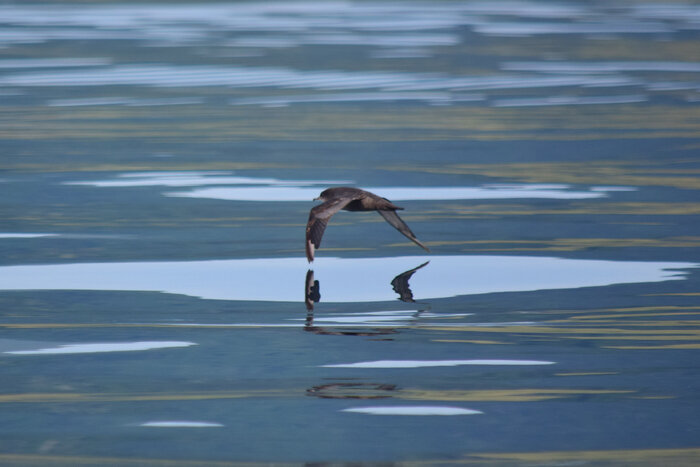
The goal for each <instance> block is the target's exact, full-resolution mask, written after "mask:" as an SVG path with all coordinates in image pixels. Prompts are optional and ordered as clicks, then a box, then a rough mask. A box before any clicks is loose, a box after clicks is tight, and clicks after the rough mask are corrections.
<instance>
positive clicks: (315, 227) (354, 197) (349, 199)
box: [306, 186, 430, 262]
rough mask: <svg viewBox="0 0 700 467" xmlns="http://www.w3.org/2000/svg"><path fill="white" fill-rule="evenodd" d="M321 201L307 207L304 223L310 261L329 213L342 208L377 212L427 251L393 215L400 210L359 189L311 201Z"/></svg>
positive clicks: (330, 193)
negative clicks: (305, 222) (307, 218)
mask: <svg viewBox="0 0 700 467" xmlns="http://www.w3.org/2000/svg"><path fill="white" fill-rule="evenodd" d="M318 200H320V201H323V203H322V204H319V205H318V206H314V207H313V208H311V212H310V213H309V222H308V223H307V224H306V259H308V260H309V262H311V261H313V260H314V251H315V249H316V248H319V247H320V246H321V237H323V232H324V231H325V230H326V225H328V221H329V220H330V219H331V217H332V216H333V214H335V213H336V212H338V211H340V210H341V209H344V210H345V211H377V212H378V213H379V214H381V216H382V217H383V218H384V219H385V220H386V221H387V222H388V223H389V224H391V225H392V226H394V227H395V228H396V229H397V230H398V231H399V232H401V233H402V234H404V235H405V236H406V237H407V238H409V239H410V240H411V241H412V242H413V243H415V244H416V245H418V246H419V247H421V248H423V249H424V250H425V251H430V250H429V249H428V247H427V246H425V245H423V244H422V243H421V242H420V241H419V240H418V239H417V238H416V236H415V235H414V234H413V232H411V229H409V228H408V226H407V225H406V223H405V222H404V221H402V220H401V218H400V217H399V216H398V214H396V211H397V210H398V209H403V208H400V207H398V206H396V205H395V204H393V203H392V202H391V201H389V200H388V199H386V198H382V197H380V196H377V195H375V194H374V193H370V192H369V191H365V190H360V189H359V188H352V187H347V186H341V187H337V188H328V189H326V190H324V191H323V192H322V193H321V195H320V196H319V197H318V198H315V199H314V201H318Z"/></svg>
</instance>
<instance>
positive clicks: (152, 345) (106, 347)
mask: <svg viewBox="0 0 700 467" xmlns="http://www.w3.org/2000/svg"><path fill="white" fill-rule="evenodd" d="M192 345H197V344H195V343H194V342H181V341H143V342H97V343H89V344H62V345H59V346H56V347H45V348H40V349H35V350H10V351H5V352H3V353H5V354H10V355H64V354H82V353H103V352H135V351H142V350H154V349H168V348H173V347H189V346H192Z"/></svg>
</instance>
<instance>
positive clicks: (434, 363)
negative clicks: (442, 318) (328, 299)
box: [320, 360, 555, 368]
mask: <svg viewBox="0 0 700 467" xmlns="http://www.w3.org/2000/svg"><path fill="white" fill-rule="evenodd" d="M554 363H555V362H547V361H541V360H377V361H374V362H357V363H338V364H335V365H320V366H321V367H323V368H430V367H438V366H462V365H480V366H481V365H489V366H490V365H493V366H511V365H515V366H530V365H553V364H554Z"/></svg>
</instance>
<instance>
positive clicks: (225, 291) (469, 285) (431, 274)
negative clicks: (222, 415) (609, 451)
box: [0, 256, 696, 302]
mask: <svg viewBox="0 0 700 467" xmlns="http://www.w3.org/2000/svg"><path fill="white" fill-rule="evenodd" d="M425 261H430V264H428V265H427V266H426V267H425V268H424V269H423V270H421V271H418V272H417V273H416V274H415V275H414V276H413V277H412V278H411V288H412V290H413V292H414V294H415V296H416V299H428V298H444V297H453V296H457V295H472V294H485V293H501V292H522V291H532V290H548V289H567V288H578V287H601V286H606V285H611V284H630V283H641V282H659V281H667V280H681V279H683V278H684V277H685V274H684V273H683V272H682V271H681V270H684V269H688V268H693V267H696V265H694V264H693V263H682V262H645V261H599V260H576V259H563V258H546V257H545V258H543V257H524V256H520V257H517V256H512V257H511V256H404V257H387V258H332V257H331V258H328V257H326V258H318V259H317V261H316V262H314V264H313V269H314V272H315V274H316V278H317V279H319V280H320V283H321V295H322V297H323V298H322V300H323V301H324V302H371V301H384V300H392V301H393V300H394V299H396V294H395V292H393V291H392V289H391V286H390V281H391V279H392V278H393V277H394V276H395V275H396V274H399V273H401V272H402V271H404V270H408V269H411V268H412V267H415V266H417V265H419V264H421V263H423V262H425ZM308 267H309V266H308V263H307V262H306V260H305V259H303V258H266V259H262V258H260V259H232V260H212V261H170V262H167V261H163V262H132V263H83V264H54V265H33V266H3V267H0V290H122V291H153V292H165V293H171V294H184V295H190V296H194V297H200V298H204V299H212V300H254V301H282V302H294V301H301V300H303V293H302V285H303V279H304V277H305V275H306V271H307V269H308Z"/></svg>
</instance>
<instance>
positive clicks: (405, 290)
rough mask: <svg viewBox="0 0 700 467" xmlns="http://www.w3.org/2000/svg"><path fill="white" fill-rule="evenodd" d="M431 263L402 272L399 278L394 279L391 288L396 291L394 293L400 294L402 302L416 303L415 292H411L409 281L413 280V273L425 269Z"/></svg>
mask: <svg viewBox="0 0 700 467" xmlns="http://www.w3.org/2000/svg"><path fill="white" fill-rule="evenodd" d="M429 262H430V261H426V262H425V263H423V264H421V265H420V266H417V267H415V268H413V269H409V270H408V271H406V272H402V273H401V274H399V275H398V276H396V277H394V279H392V281H391V286H392V288H393V289H394V292H396V293H397V294H399V300H401V301H402V302H409V303H414V302H415V300H414V299H413V292H411V288H410V287H409V285H408V280H409V279H410V278H411V276H412V275H413V273H415V272H416V271H417V270H419V269H420V268H422V267H425V265H427V264H428V263H429Z"/></svg>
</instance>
